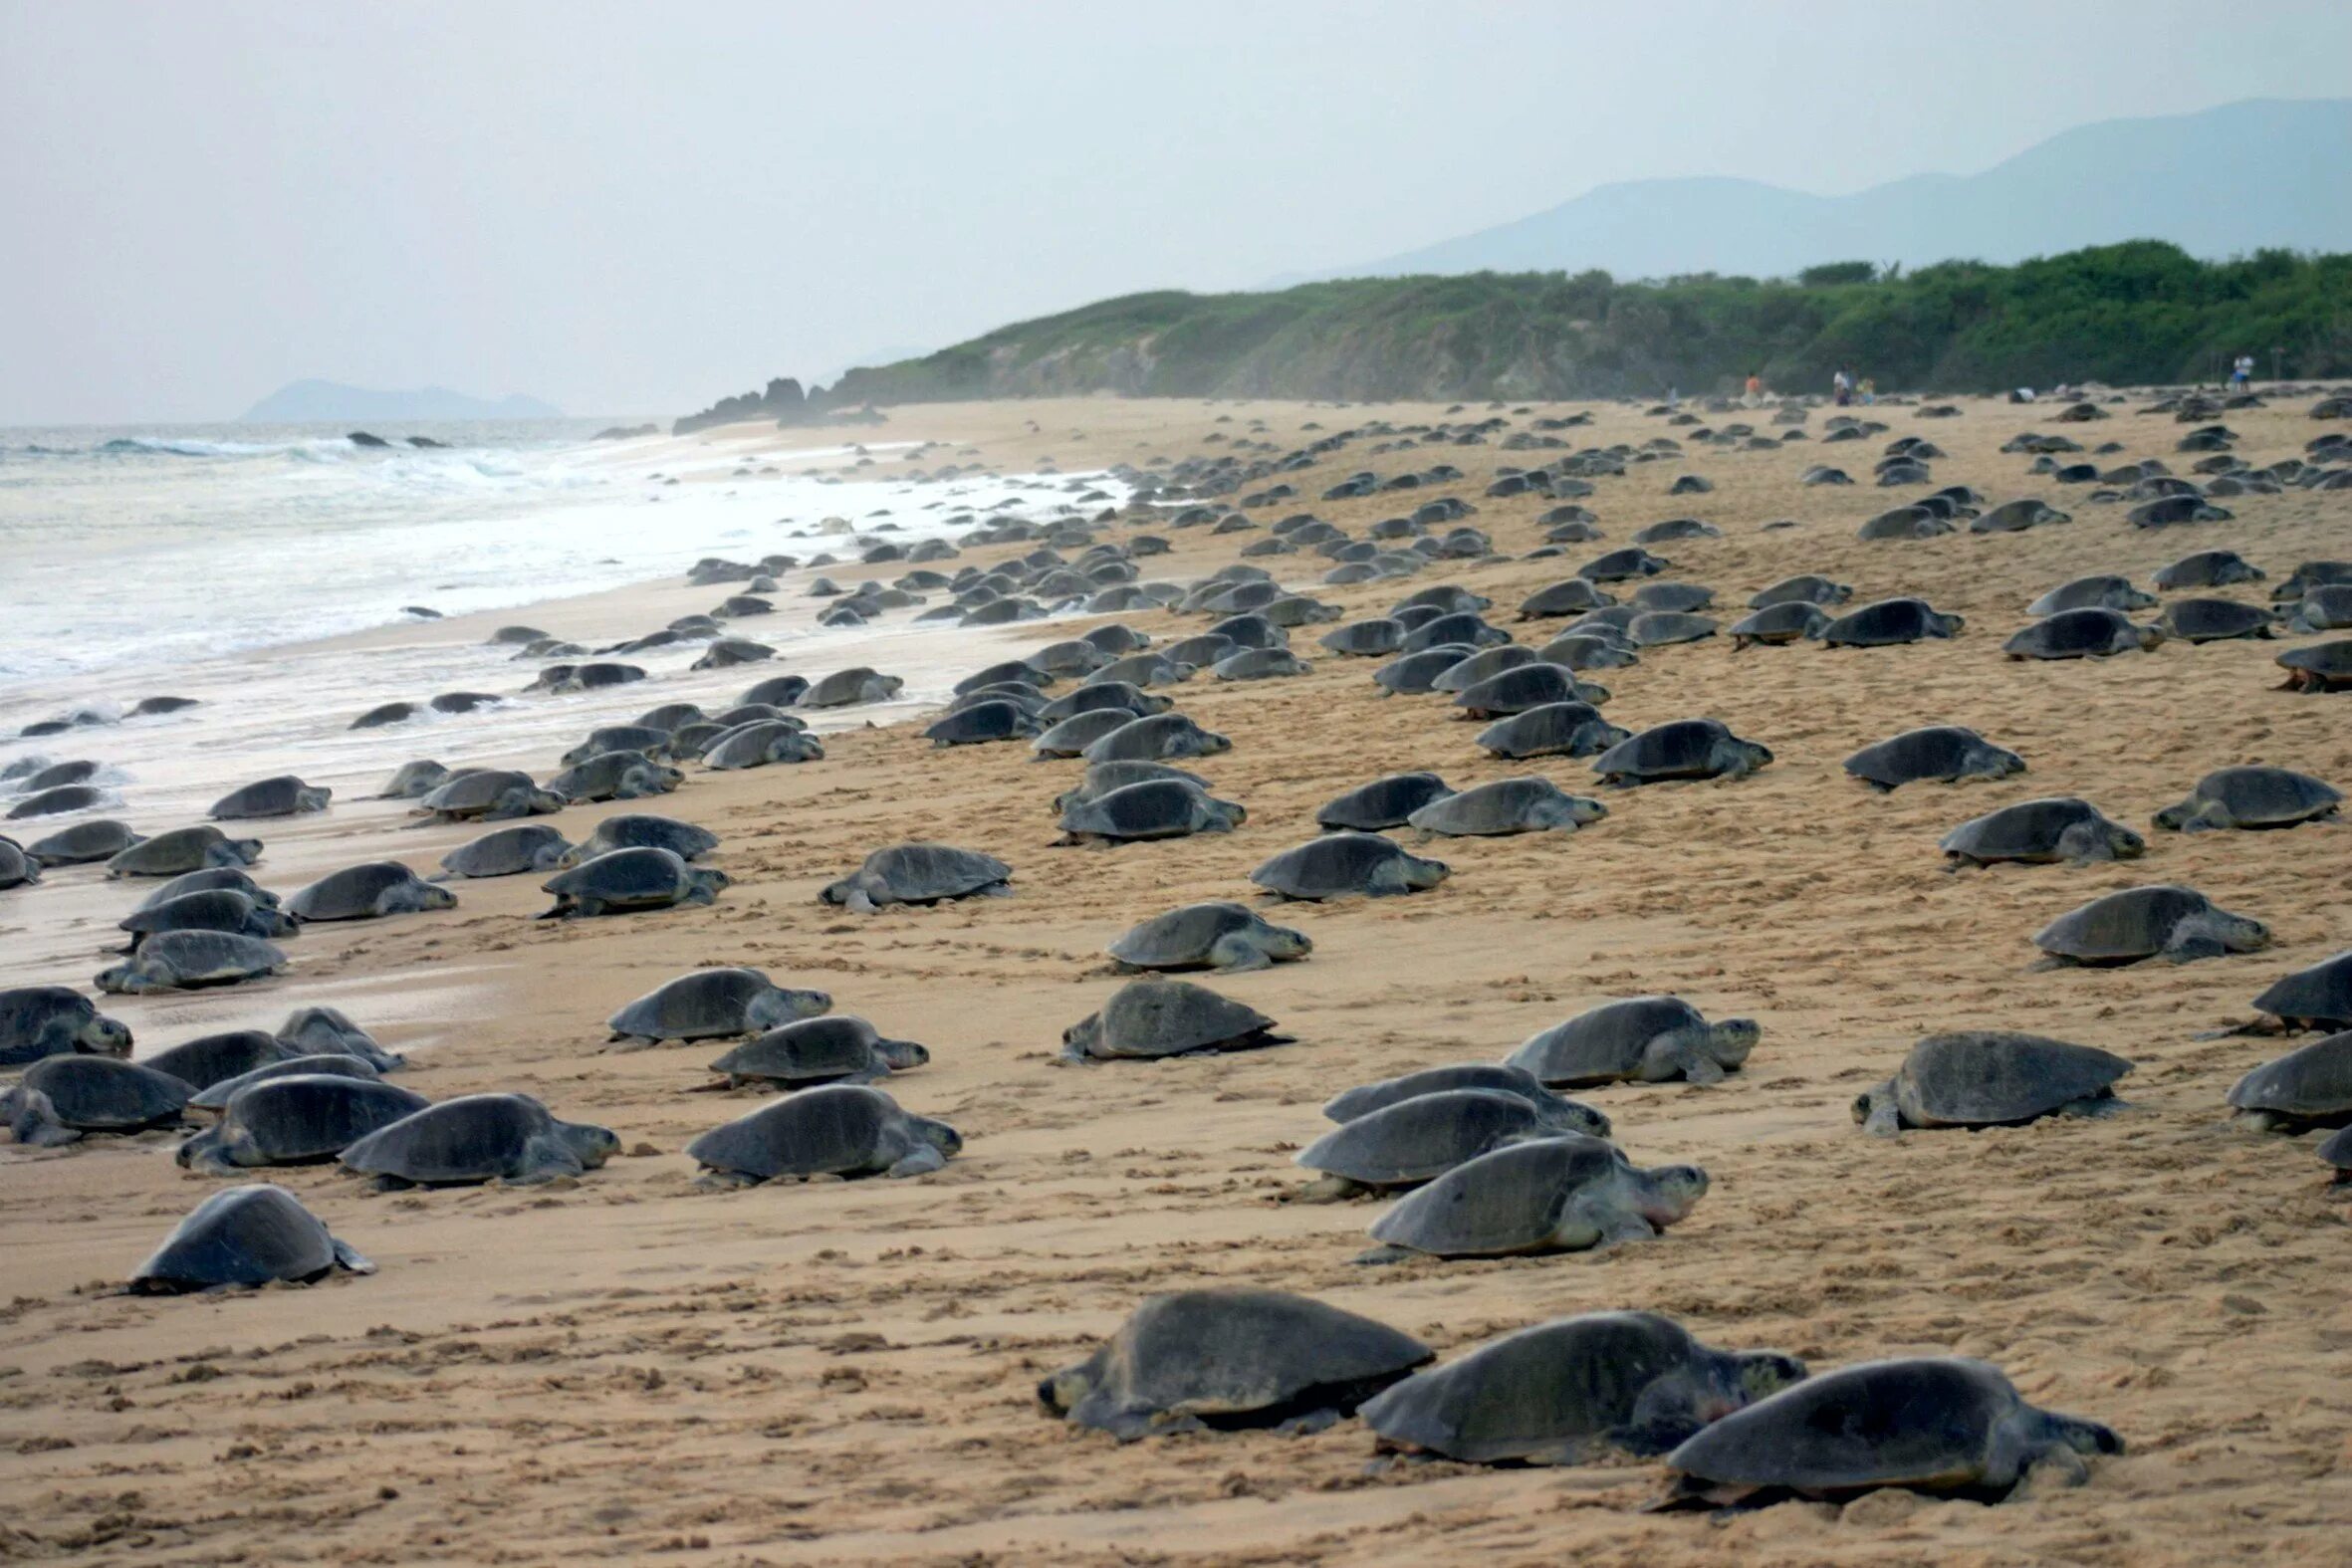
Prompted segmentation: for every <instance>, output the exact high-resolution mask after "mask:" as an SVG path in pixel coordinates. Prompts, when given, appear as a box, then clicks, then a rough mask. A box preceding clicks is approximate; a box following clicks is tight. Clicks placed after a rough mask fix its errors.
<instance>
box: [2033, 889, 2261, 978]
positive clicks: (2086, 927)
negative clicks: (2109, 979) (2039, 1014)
mask: <svg viewBox="0 0 2352 1568" xmlns="http://www.w3.org/2000/svg"><path fill="white" fill-rule="evenodd" d="M2033 945H2034V946H2035V947H2037V948H2039V949H2041V950H2042V951H2043V952H2044V953H2046V954H2048V955H2049V956H2050V957H2049V962H2050V963H2051V964H2052V965H2059V964H2087V965H2116V964H2137V963H2139V962H2140V961H2141V960H2143V959H2151V958H2161V959H2166V960H2169V961H2170V962H2172V963H2175V964H2186V963H2188V962H2190V961H2191V960H2193V959H2205V958H2221V957H2222V956H2224V955H2225V954H2230V953H2256V952H2259V951H2260V950H2262V949H2263V948H2266V947H2268V946H2269V945H2270V928H2269V927H2268V926H2265V925H2263V924H2262V923H2261V922H2260V921H2258V920H2248V919H2247V918H2245V917H2244V916H2243V915H2233V914H2231V913H2230V912H2229V911H2228V910H2226V909H2223V908H2221V907H2220V906H2219V905H2217V904H2215V903H2214V901H2213V900H2212V899H2210V898H2207V897H2206V896H2205V895H2204V894H2203V893H2200V892H2198V891H2197V890H2196V889H2195V888H2188V887H2170V886H2160V887H2133V888H2125V889H2124V890H2123V891H2121V892H2117V893H2109V894H2106V895H2105V896H2104V897H2100V898H2095V899H2092V900H2091V901H2090V902H2089V903H2087V904H2085V905H2083V906H2082V907H2081V908H2080V909H2077V910H2074V911H2072V912H2070V913H2068V914H2064V915H2060V916H2059V917H2058V918H2057V919H2055V920H2053V921H2051V922H2050V923H2049V924H2048V925H2046V926H2044V927H2043V928H2042V929H2041V930H2040V931H2038V932H2035V933H2034V936H2033Z"/></svg>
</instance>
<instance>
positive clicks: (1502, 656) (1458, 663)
mask: <svg viewBox="0 0 2352 1568" xmlns="http://www.w3.org/2000/svg"><path fill="white" fill-rule="evenodd" d="M1579 624H1581V623H1579ZM1442 646H1444V647H1449V648H1458V647H1462V646H1464V644H1462V643H1445V644H1442ZM1540 662H1542V661H1541V660H1539V659H1537V658H1536V656H1535V650H1534V649H1532V648H1529V647H1527V646H1525V645H1523V644H1520V643H1516V642H1515V643H1507V644H1505V645H1504V646H1503V647H1500V648H1487V649H1483V650H1481V651H1480V652H1477V653H1470V654H1465V655H1463V656H1462V657H1460V658H1458V659H1456V660H1455V661H1454V662H1453V663H1451V664H1449V665H1447V666H1446V667H1445V668H1444V669H1442V670H1440V671H1438V673H1437V675H1436V677H1435V678H1434V679H1432V680H1431V681H1430V683H1429V689H1430V690H1431V691H1433V692H1466V691H1468V690H1470V689H1471V688H1472V687H1473V686H1479V685H1483V684H1484V683H1486V682H1487V681H1491V680H1493V679H1494V678H1495V677H1496V676H1498V675H1501V674H1503V673H1504V672H1505V671H1507V670H1516V669H1519V668H1521V667H1523V666H1525V665H1529V664H1536V663H1540Z"/></svg>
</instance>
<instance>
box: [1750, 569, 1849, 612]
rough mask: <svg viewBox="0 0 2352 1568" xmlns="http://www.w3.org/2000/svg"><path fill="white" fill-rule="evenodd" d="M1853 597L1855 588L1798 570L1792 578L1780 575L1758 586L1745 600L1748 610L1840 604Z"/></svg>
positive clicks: (1814, 573)
mask: <svg viewBox="0 0 2352 1568" xmlns="http://www.w3.org/2000/svg"><path fill="white" fill-rule="evenodd" d="M1853 596H1854V590H1853V589H1852V588H1851V587H1849V586H1848V585H1847V584H1845V583H1843V582H1837V581H1834V580H1832V579H1831V578H1828V577H1824V576H1822V575H1820V574H1819V573H1818V572H1811V571H1807V572H1800V573H1799V574H1797V575H1796V576H1793V577H1782V578H1781V579H1780V580H1779V581H1777V582H1775V583H1773V584H1772V585H1771V586H1770V587H1768V588H1762V589H1759V590H1758V591H1757V592H1756V593H1755V594H1753V595H1752V596H1751V597H1750V598H1749V600H1748V607H1749V608H1750V609H1770V608H1771V607H1772V606H1773V605H1775V604H1816V605H1829V604H1843V603H1844V602H1846V600H1848V599H1850V598H1852V597H1853Z"/></svg>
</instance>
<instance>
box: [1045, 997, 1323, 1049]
mask: <svg viewBox="0 0 2352 1568" xmlns="http://www.w3.org/2000/svg"><path fill="white" fill-rule="evenodd" d="M1290 1039H1291V1036H1290V1035H1288V1034H1282V1033H1279V1032H1277V1031H1276V1027H1275V1021H1274V1019H1272V1018H1270V1017H1268V1016H1267V1015H1266V1014H1265V1013H1263V1012H1260V1011H1259V1010H1258V1009H1257V1008H1250V1007H1245V1006H1243V1005H1242V1004H1241V1003H1238V1002H1234V1001H1231V1000H1229V999H1228V998H1225V997H1220V996H1219V995H1217V993H1215V992H1213V991H1210V990H1208V989H1206V988H1205V987H1201V986H1195V985H1193V984H1192V983H1191V982H1190V981H1183V980H1162V979H1159V978H1158V977H1156V976H1146V977H1144V978H1142V979H1139V980H1131V981H1129V982H1127V984H1126V985H1124V986H1121V987H1120V988H1119V989H1118V991H1117V992H1116V993H1114V994H1113V995H1112V996H1111V998H1110V1000H1109V1001H1107V1002H1105V1003H1103V1005H1102V1006H1101V1007H1100V1008H1098V1009H1096V1010H1095V1011H1093V1012H1089V1013H1087V1014H1086V1015H1085V1016H1084V1017H1083V1018H1080V1019H1079V1020H1078V1021H1077V1022H1075V1023H1073V1024H1071V1025H1070V1026H1069V1027H1068V1028H1066V1029H1064V1030H1062V1031H1061V1054H1062V1056H1063V1058H1064V1059H1066V1060H1069V1061H1087V1060H1096V1061H1109V1060H1115V1059H1120V1058H1154V1057H1160V1056H1178V1055H1183V1054H1185V1053H1187V1052H1191V1051H1220V1050H1255V1049H1257V1048H1258V1047H1259V1046H1262V1045H1281V1044H1287V1043H1289V1041H1290Z"/></svg>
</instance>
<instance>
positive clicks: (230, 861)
mask: <svg viewBox="0 0 2352 1568" xmlns="http://www.w3.org/2000/svg"><path fill="white" fill-rule="evenodd" d="M260 858H261V840H260V839H258V838H224V839H222V840H221V841H220V842H219V843H217V844H214V845H213V846H212V847H211V848H210V849H208V850H206V851H205V852H204V863H205V864H206V865H208V866H249V865H251V864H253V862H255V861H256V860H259V859H260Z"/></svg>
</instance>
